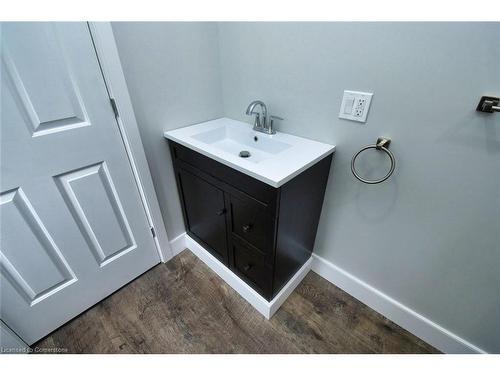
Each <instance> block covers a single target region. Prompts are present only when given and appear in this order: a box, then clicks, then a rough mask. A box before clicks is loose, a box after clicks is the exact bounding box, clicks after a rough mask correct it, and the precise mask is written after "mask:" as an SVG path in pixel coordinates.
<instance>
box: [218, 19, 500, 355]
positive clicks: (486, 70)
mask: <svg viewBox="0 0 500 375" xmlns="http://www.w3.org/2000/svg"><path fill="white" fill-rule="evenodd" d="M219 35H220V53H221V68H222V69H221V71H222V80H223V99H224V112H225V115H226V116H227V117H231V118H234V119H240V120H245V121H250V120H249V119H248V117H246V116H245V115H244V110H245V108H246V106H247V104H248V103H249V102H250V101H251V100H252V99H257V98H258V99H262V100H264V102H266V103H267V104H268V107H269V108H270V110H271V112H272V113H274V114H277V115H281V116H282V117H285V118H286V120H285V121H283V122H282V124H281V126H280V130H282V131H285V132H289V133H293V134H297V135H300V136H305V137H309V138H313V139H316V140H320V141H324V142H328V143H333V144H336V145H337V147H338V148H337V150H338V151H337V153H336V156H335V161H334V167H333V169H332V171H331V174H330V181H329V185H328V188H327V193H326V197H325V203H324V206H323V212H322V217H321V221H320V226H319V231H318V235H317V239H316V246H315V252H316V253H317V254H319V255H320V256H322V257H324V258H326V259H328V260H329V261H331V262H333V263H334V264H336V265H338V266H340V267H342V268H344V269H345V270H347V271H348V272H350V273H352V274H353V275H355V276H356V277H358V278H360V279H362V280H364V281H365V282H367V283H369V284H371V285H372V286H374V287H376V288H378V289H380V290H381V291H383V292H384V293H386V294H387V295H389V296H391V297H393V298H394V299H396V300H398V301H400V302H402V303H403V304H405V305H407V306H409V307H410V308H412V309H414V310H416V311H417V312H419V313H421V314H422V315H424V316H426V317H427V318H429V319H431V320H433V321H434V322H436V323H438V324H440V325H442V326H444V327H445V328H448V329H449V330H451V331H452V332H454V333H456V334H458V335H460V336H462V337H463V338H466V339H467V340H469V341H471V342H472V343H473V344H476V345H478V346H479V347H481V348H483V349H485V350H488V351H492V352H500V335H499V332H500V318H499V317H500V293H499V291H498V287H499V285H500V115H482V114H478V113H476V112H475V111H474V109H475V106H476V104H477V101H478V100H479V98H480V96H481V95H482V94H485V93H496V94H497V95H498V94H500V78H499V77H500V75H499V73H500V72H499V68H500V43H499V42H498V40H499V37H500V24H498V23H497V24H440V23H437V24H411V23H410V24H409V23H399V24H390V23H372V24H370V23H365V24H351V23H329V24H320V23H314V24H311V23H261V24H253V23H223V24H220V25H219ZM344 89H351V90H360V91H368V92H374V98H373V101H372V106H371V109H370V112H369V116H368V122H367V124H366V125H362V124H359V123H354V122H350V121H346V120H341V119H339V118H338V112H339V108H340V103H341V98H342V93H343V90H344ZM379 135H385V136H389V137H391V138H392V139H393V144H392V145H391V149H392V150H393V152H394V153H395V154H396V157H397V161H398V165H397V169H396V172H395V174H394V176H393V177H392V178H391V179H390V180H388V181H387V182H386V183H384V184H381V185H378V186H369V185H364V184H362V183H360V182H358V181H357V180H355V179H354V177H353V176H352V175H351V172H350V159H351V157H352V155H353V154H354V153H355V152H356V151H357V150H358V149H360V148H361V147H362V146H363V145H366V144H370V143H373V142H374V141H375V140H376V138H377V136H379ZM378 156H379V155H378V154H377V152H376V151H374V152H372V153H370V154H367V155H366V157H365V158H363V160H360V169H361V170H362V171H363V172H364V173H369V175H371V176H373V177H375V176H376V175H381V174H382V173H384V170H385V169H383V168H382V169H383V170H377V169H378V168H376V166H377V165H382V166H383V167H384V168H387V167H388V165H387V164H386V163H387V162H386V161H384V160H383V159H382V158H379V157H378Z"/></svg>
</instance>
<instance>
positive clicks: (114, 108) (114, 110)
mask: <svg viewBox="0 0 500 375" xmlns="http://www.w3.org/2000/svg"><path fill="white" fill-rule="evenodd" d="M109 102H110V103H111V108H113V113H114V114H115V117H116V118H118V117H119V116H120V115H119V113H118V107H117V106H116V102H115V99H114V98H109Z"/></svg>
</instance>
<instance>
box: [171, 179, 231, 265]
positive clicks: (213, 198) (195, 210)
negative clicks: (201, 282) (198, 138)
mask: <svg viewBox="0 0 500 375" xmlns="http://www.w3.org/2000/svg"><path fill="white" fill-rule="evenodd" d="M178 178H179V185H180V190H181V195H182V203H183V209H184V219H185V224H186V228H187V231H188V233H189V234H190V235H192V236H194V237H195V239H197V240H199V241H201V242H202V244H203V245H205V248H206V249H207V250H208V251H210V252H211V253H212V255H214V256H215V257H217V258H218V259H219V260H220V261H222V262H224V263H225V264H227V243H226V208H225V206H224V193H223V192H222V190H220V189H218V188H216V187H215V186H213V185H212V184H210V183H208V182H207V181H205V180H204V179H202V178H200V177H198V176H195V175H193V174H191V173H189V172H187V171H185V170H183V169H179V170H178Z"/></svg>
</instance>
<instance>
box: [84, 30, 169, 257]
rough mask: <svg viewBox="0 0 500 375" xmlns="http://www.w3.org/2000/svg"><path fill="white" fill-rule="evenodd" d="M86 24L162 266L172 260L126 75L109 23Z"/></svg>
mask: <svg viewBox="0 0 500 375" xmlns="http://www.w3.org/2000/svg"><path fill="white" fill-rule="evenodd" d="M87 25H88V28H89V32H90V35H91V37H92V41H93V43H94V48H95V51H96V54H97V59H98V61H99V64H100V66H101V71H102V75H103V77H104V82H105V84H106V88H107V90H108V95H109V98H110V100H111V99H113V100H114V101H115V104H116V109H117V111H118V116H117V117H116V120H117V124H118V129H119V131H120V134H121V137H122V140H123V144H124V146H125V150H126V152H127V156H128V159H129V162H130V166H131V168H132V172H133V175H134V179H135V181H136V185H137V188H138V190H139V194H140V196H141V201H142V205H143V207H144V210H145V212H146V217H147V220H148V222H149V225H150V226H151V228H154V232H155V236H154V242H155V245H156V249H157V251H158V255H159V258H160V260H161V261H162V262H164V263H165V262H167V261H168V260H169V259H171V258H172V256H173V252H172V249H171V247H170V243H169V240H168V236H167V231H166V229H165V224H164V222H163V216H162V214H161V210H160V204H159V202H158V197H157V196H156V192H155V188H154V185H153V179H152V177H151V173H150V171H149V166H148V162H147V159H146V154H145V152H144V147H143V145H142V141H141V137H140V133H139V128H138V125H137V121H136V118H135V114H134V109H133V107H132V102H131V100H130V95H129V93H128V89H127V83H126V82H125V75H124V74H123V70H122V65H121V62H120V56H119V55H118V49H117V47H116V42H115V37H114V34H113V29H112V28H111V22H87Z"/></svg>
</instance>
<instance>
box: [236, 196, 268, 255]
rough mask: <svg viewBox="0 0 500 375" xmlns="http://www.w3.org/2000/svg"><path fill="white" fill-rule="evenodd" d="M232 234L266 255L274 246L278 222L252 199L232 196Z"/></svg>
mask: <svg viewBox="0 0 500 375" xmlns="http://www.w3.org/2000/svg"><path fill="white" fill-rule="evenodd" d="M229 201H230V210H231V211H230V213H231V216H230V218H231V228H230V229H231V232H232V233H233V234H235V235H237V236H238V237H240V238H243V239H244V240H245V241H247V242H249V243H250V244H252V245H253V246H255V247H257V248H258V249H259V250H260V251H262V252H264V253H267V254H269V253H271V252H272V251H273V247H274V246H273V245H274V229H275V225H276V220H275V218H274V217H273V216H271V215H270V214H269V213H268V211H267V210H266V207H265V206H263V205H262V204H260V203H259V202H256V201H254V200H253V199H251V198H244V197H238V198H236V197H234V196H230V198H229Z"/></svg>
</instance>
